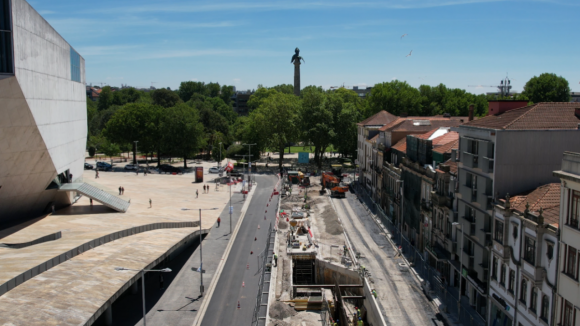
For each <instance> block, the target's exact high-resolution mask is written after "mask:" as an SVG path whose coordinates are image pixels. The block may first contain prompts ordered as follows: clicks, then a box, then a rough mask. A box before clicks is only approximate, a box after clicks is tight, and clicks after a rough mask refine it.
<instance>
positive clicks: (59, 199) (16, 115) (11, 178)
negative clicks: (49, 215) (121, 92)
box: [0, 0, 87, 223]
mask: <svg viewBox="0 0 580 326" xmlns="http://www.w3.org/2000/svg"><path fill="white" fill-rule="evenodd" d="M0 43H1V45H0V223H3V222H7V221H10V220H15V219H19V218H24V217H29V216H38V215H40V214H42V213H44V212H46V211H49V210H50V208H51V207H52V206H53V205H54V206H56V207H61V206H65V205H67V204H70V202H71V198H70V197H69V196H70V195H68V194H67V193H66V192H58V188H59V186H60V184H62V183H67V182H72V181H75V180H79V179H80V178H81V177H82V173H83V168H84V166H83V164H84V156H85V148H86V138H87V115H86V94H85V68H84V67H85V64H84V59H83V58H82V57H81V56H80V55H79V54H78V53H77V52H76V51H75V50H74V49H73V48H72V47H71V46H70V45H69V44H68V43H67V42H66V41H65V40H64V39H63V38H62V37H61V36H60V35H59V34H58V33H57V32H56V31H55V30H54V29H53V28H52V27H51V26H50V25H49V24H48V23H47V22H46V20H44V18H42V16H40V14H38V13H37V12H36V11H35V10H34V9H33V8H32V7H31V6H30V5H29V4H28V3H27V2H26V1H25V0H0Z"/></svg>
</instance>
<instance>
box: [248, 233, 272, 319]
mask: <svg viewBox="0 0 580 326" xmlns="http://www.w3.org/2000/svg"><path fill="white" fill-rule="evenodd" d="M268 235H269V236H268V239H267V242H266V248H265V249H264V251H262V252H261V253H260V254H259V255H258V273H260V279H259V281H258V293H257V295H256V305H255V306H254V313H253V317H252V325H253V326H265V325H266V311H267V310H268V309H267V307H268V296H269V293H270V282H271V277H272V254H273V250H272V249H273V245H274V243H273V242H274V241H275V237H276V231H275V230H273V228H272V223H270V226H269V228H268ZM271 248H272V249H271ZM264 299H265V301H266V302H265V303H262V301H264Z"/></svg>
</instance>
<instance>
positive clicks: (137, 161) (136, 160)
mask: <svg viewBox="0 0 580 326" xmlns="http://www.w3.org/2000/svg"><path fill="white" fill-rule="evenodd" d="M133 142H134V143H135V157H134V158H135V164H137V174H139V160H138V159H137V143H138V142H139V141H138V140H135V141H133Z"/></svg>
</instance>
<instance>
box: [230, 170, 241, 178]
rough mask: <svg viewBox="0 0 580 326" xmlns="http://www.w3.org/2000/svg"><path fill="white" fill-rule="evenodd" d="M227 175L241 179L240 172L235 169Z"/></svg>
mask: <svg viewBox="0 0 580 326" xmlns="http://www.w3.org/2000/svg"><path fill="white" fill-rule="evenodd" d="M229 174H230V176H232V177H241V176H242V172H240V171H238V170H236V169H233V170H232V171H231V172H230V173H229Z"/></svg>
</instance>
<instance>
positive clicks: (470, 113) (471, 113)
mask: <svg viewBox="0 0 580 326" xmlns="http://www.w3.org/2000/svg"><path fill="white" fill-rule="evenodd" d="M471 120H473V104H472V105H470V106H469V119H468V120H467V121H471Z"/></svg>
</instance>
